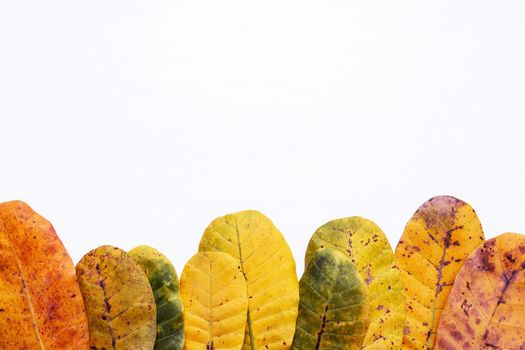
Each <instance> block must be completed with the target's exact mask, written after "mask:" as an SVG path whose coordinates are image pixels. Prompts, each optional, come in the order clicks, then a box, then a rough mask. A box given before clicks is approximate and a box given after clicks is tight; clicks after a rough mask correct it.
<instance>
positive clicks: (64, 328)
mask: <svg viewBox="0 0 525 350" xmlns="http://www.w3.org/2000/svg"><path fill="white" fill-rule="evenodd" d="M88 348H89V333H88V323H87V317H86V313H85V311H84V302H83V300H82V296H81V294H80V290H79V287H78V284H77V282H76V276H75V267H74V265H73V262H72V261H71V258H70V257H69V255H68V253H67V251H66V249H65V248H64V246H63V245H62V242H61V241H60V239H59V238H58V236H57V235H56V233H55V230H54V229H53V226H51V224H50V223H49V222H48V221H47V220H45V219H44V218H43V217H41V216H40V215H38V214H37V213H35V212H34V211H33V210H32V209H31V208H30V207H29V206H28V205H27V204H25V203H23V202H19V201H14V202H8V203H3V204H0V349H82V350H87V349H88Z"/></svg>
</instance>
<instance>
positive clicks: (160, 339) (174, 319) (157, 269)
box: [128, 245, 184, 350]
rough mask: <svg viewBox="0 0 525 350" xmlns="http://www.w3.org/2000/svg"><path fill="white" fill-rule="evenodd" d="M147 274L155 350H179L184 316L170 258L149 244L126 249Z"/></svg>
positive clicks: (175, 275)
mask: <svg viewBox="0 0 525 350" xmlns="http://www.w3.org/2000/svg"><path fill="white" fill-rule="evenodd" d="M128 254H129V255H130V256H131V257H132V258H133V259H135V261H136V262H137V263H138V264H139V265H140V266H141V267H142V269H143V270H144V272H145V273H146V276H147V277H148V280H149V283H150V285H151V289H152V290H153V295H154V296H155V303H156V305H157V339H156V340H155V350H181V349H182V348H183V346H184V318H183V307H182V299H181V296H180V286H179V279H178V277H177V272H176V271H175V267H173V265H172V264H171V262H170V261H169V259H168V258H167V257H165V256H164V255H163V254H162V253H160V252H159V251H158V250H156V249H155V248H152V247H148V246H145V245H141V246H138V247H136V248H134V249H132V250H130V251H129V252H128Z"/></svg>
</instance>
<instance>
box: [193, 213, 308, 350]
mask: <svg viewBox="0 0 525 350" xmlns="http://www.w3.org/2000/svg"><path fill="white" fill-rule="evenodd" d="M199 251H222V252H225V253H228V254H230V255H231V256H233V257H235V258H236V259H237V260H238V261H239V262H240V266H241V271H242V273H243V275H244V278H245V279H246V283H247V288H248V320H247V327H246V335H245V338H244V346H243V350H268V349H269V350H274V349H280V350H286V349H289V348H290V347H291V345H292V340H293V335H294V331H295V321H296V319H297V312H298V303H299V285H298V281H297V273H296V271H295V261H294V259H293V256H292V253H291V251H290V248H289V247H288V244H287V243H286V241H285V239H284V237H283V235H282V234H281V232H279V230H277V228H276V227H275V226H274V225H273V223H272V222H271V221H270V219H268V218H267V217H266V216H264V215H263V214H261V213H259V212H257V211H252V210H247V211H241V212H238V213H235V214H230V215H226V216H223V217H220V218H218V219H215V220H214V221H213V222H212V223H211V224H210V225H209V226H208V228H207V229H206V231H205V232H204V235H203V237H202V240H201V242H200V245H199Z"/></svg>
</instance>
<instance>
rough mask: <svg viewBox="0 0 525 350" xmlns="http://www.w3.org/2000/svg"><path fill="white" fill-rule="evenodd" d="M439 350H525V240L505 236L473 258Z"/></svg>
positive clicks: (448, 309)
mask: <svg viewBox="0 0 525 350" xmlns="http://www.w3.org/2000/svg"><path fill="white" fill-rule="evenodd" d="M435 348H436V349H509V350H520V349H524V348H525V236H523V235H519V234H516V233H506V234H503V235H500V236H498V237H496V238H493V239H489V240H488V241H486V242H485V243H484V244H482V245H481V246H479V247H478V248H477V249H476V250H474V251H473V252H472V253H471V254H470V255H469V257H468V259H467V261H466V262H465V265H463V268H462V269H461V271H460V272H459V274H458V275H457V277H456V281H455V283H454V286H453V287H452V291H451V292H450V296H449V297H448V301H447V303H446V305H445V309H444V310H443V313H442V314H441V321H440V323H439V327H438V331H437V336H436V347H435Z"/></svg>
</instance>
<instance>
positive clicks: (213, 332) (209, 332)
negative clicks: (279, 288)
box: [180, 252, 248, 350]
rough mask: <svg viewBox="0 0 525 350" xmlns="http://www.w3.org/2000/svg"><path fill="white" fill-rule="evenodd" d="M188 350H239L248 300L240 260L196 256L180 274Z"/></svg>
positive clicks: (216, 254) (211, 254) (215, 255)
mask: <svg viewBox="0 0 525 350" xmlns="http://www.w3.org/2000/svg"><path fill="white" fill-rule="evenodd" d="M180 283H181V294H182V300H183V301H184V310H185V311H184V315H185V316H184V317H185V335H186V343H185V345H184V349H186V350H226V349H228V350H239V349H241V347H242V344H243V339H244V330H245V328H246V316H247V311H248V297H247V295H246V281H245V280H244V277H243V275H242V272H241V269H240V264H239V261H238V260H237V259H235V258H233V257H232V256H230V255H228V254H226V253H221V252H201V253H198V254H196V255H194V256H193V257H192V258H191V259H190V260H189V261H188V263H186V266H184V270H183V271H182V275H181V280H180Z"/></svg>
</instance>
